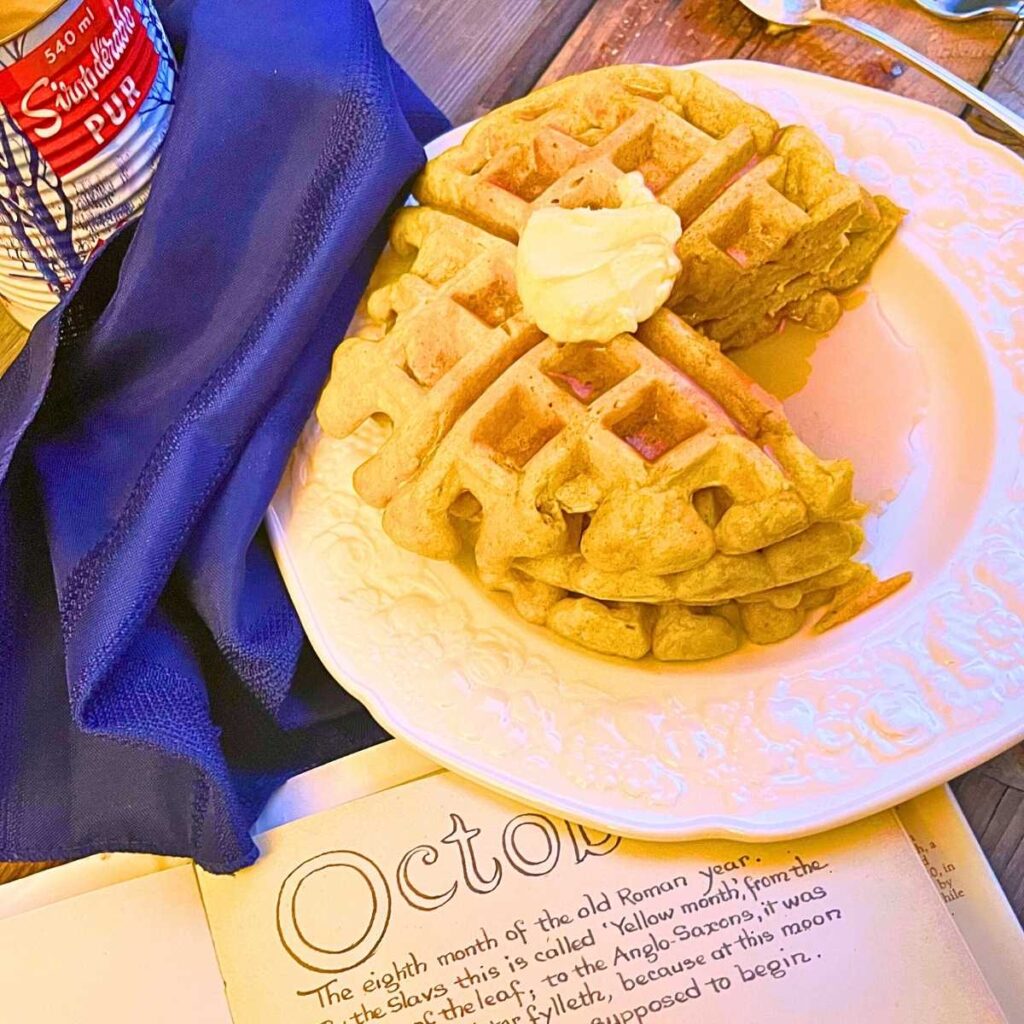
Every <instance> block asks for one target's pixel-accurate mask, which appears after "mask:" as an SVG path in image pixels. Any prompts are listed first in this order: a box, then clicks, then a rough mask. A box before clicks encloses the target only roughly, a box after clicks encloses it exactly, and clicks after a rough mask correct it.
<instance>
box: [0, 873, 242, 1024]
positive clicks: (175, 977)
mask: <svg viewBox="0 0 1024 1024" xmlns="http://www.w3.org/2000/svg"><path fill="white" fill-rule="evenodd" d="M56 870H60V869H56ZM0 1020H3V1021H4V1022H7V1021H10V1022H12V1024H13V1022H18V1024H21V1022H25V1024H29V1022H30V1021H31V1022H39V1024H65V1022H66V1024H101V1022H108V1021H117V1022H122V1021H123V1022H126V1024H127V1022H129V1021H140V1022H142V1021H145V1024H181V1022H182V1021H188V1024H231V1015H230V1013H229V1011H228V1005H227V1000H226V999H225V996H224V986H223V983H222V982H221V978H220V973H219V972H218V970H217V958H216V956H215V954H214V951H213V943H212V941H211V939H210V933H209V931H208V930H207V927H206V918H205V916H204V914H203V905H202V901H201V900H200V898H199V889H198V887H197V885H196V877H195V873H194V871H193V868H192V866H191V865H189V864H186V865H185V866H183V867H176V868H170V869H168V870H166V871H158V872H157V873H155V874H150V875H145V876H143V877H141V878H136V879H133V880H132V881H128V882H123V883H121V884H117V885H109V886H105V887H103V888H101V889H97V890H95V891H94V892H89V893H85V894H84V895H79V896H73V897H70V898H68V899H63V900H60V901H59V902H57V903H53V904H51V905H50V906H44V907H40V908H39V909H37V910H32V911H29V912H28V913H24V914H19V915H18V916H16V917H9V918H6V919H4V920H0Z"/></svg>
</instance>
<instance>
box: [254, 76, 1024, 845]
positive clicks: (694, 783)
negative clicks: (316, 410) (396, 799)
mask: <svg viewBox="0 0 1024 1024" xmlns="http://www.w3.org/2000/svg"><path fill="white" fill-rule="evenodd" d="M700 70H702V71H703V72H705V73H706V74H709V75H711V76H712V77H714V78H716V79H717V80H718V81H720V82H722V83H723V84H725V85H728V86H730V87H732V88H734V89H735V90H736V91H737V92H739V93H741V94H742V95H743V96H745V97H747V98H748V99H750V100H752V101H753V102H755V103H758V104H760V105H761V106H764V107H766V108H767V109H769V110H770V111H772V113H774V114H775V116H776V117H777V118H778V119H779V120H780V121H781V122H783V123H789V122H802V123H805V124H808V125H810V126H811V127H812V128H813V129H814V130H815V131H817V132H818V133H819V134H820V135H821V136H822V137H823V138H824V139H825V140H826V142H827V143H828V144H829V146H830V147H831V148H832V150H833V152H834V153H835V154H836V155H837V158H838V160H839V163H840V165H841V166H842V168H843V169H844V170H846V171H848V172H849V173H850V174H852V175H854V176H855V177H856V178H858V179H859V180H860V181H861V182H862V183H863V184H865V185H866V186H867V187H868V188H870V189H873V190H875V191H882V192H885V193H886V194H888V195H889V196H891V197H892V198H893V199H895V200H896V201H897V202H898V203H900V204H901V205H902V206H904V207H906V208H907V209H908V210H909V211H910V214H909V216H908V217H907V219H906V222H905V224H904V226H903V227H902V228H901V230H900V232H899V234H898V236H897V239H896V240H895V242H894V243H893V244H892V245H891V246H890V247H889V248H888V249H887V250H886V252H885V253H884V254H883V256H882V258H881V259H880V261H879V262H878V264H877V266H876V268H875V271H874V273H873V275H872V279H871V281H870V283H869V286H868V288H867V293H868V295H867V299H866V301H864V302H862V303H861V305H860V306H858V307H857V308H855V309H852V310H850V311H849V312H847V314H846V315H845V317H844V318H843V320H842V322H841V324H840V326H839V327H838V328H837V329H836V330H835V331H833V332H832V334H831V336H830V337H829V338H827V339H826V340H825V341H823V342H822V343H821V344H820V345H819V346H818V349H817V351H816V353H815V354H814V355H813V357H812V358H811V365H812V366H813V372H812V373H811V375H810V380H809V382H808V384H807V386H806V387H805V388H804V389H803V390H802V391H801V392H799V394H797V395H796V396H795V397H794V398H793V399H791V400H789V401H788V402H787V404H786V406H787V411H788V412H789V415H790V418H791V419H792V420H793V422H794V425H795V426H796V428H797V430H798V431H799V432H800V433H801V434H802V436H803V437H804V438H805V439H806V440H808V441H809V442H810V443H811V444H812V445H814V446H816V447H817V448H818V450H819V451H820V452H821V453H822V454H823V455H834V454H842V455H847V456H850V457H851V458H852V459H853V460H854V464H855V466H856V467H857V469H858V492H859V494H860V495H861V496H862V497H864V498H866V499H867V500H869V501H870V502H871V503H872V505H873V507H874V508H875V510H876V512H875V514H873V516H872V518H871V520H870V521H869V524H868V533H869V551H868V555H867V557H868V558H869V560H870V561H871V562H872V564H873V565H874V566H875V567H876V569H878V571H879V572H880V573H883V574H884V573H893V572H898V571H901V570H904V569H911V570H913V572H914V582H913V584H912V585H911V586H910V587H908V588H906V589H905V590H904V591H902V592H901V593H900V594H899V595H897V596H896V597H895V598H893V599H891V600H889V601H888V602H886V603H884V604H883V605H882V606H880V607H878V608H876V609H874V610H872V611H870V612H868V613H867V614H865V615H863V616H861V617H860V618H858V619H857V620H855V621H854V622H851V623H849V624H848V625H846V626H844V627H842V628H840V629H837V630H835V631H833V632H831V633H829V634H826V635H825V636H822V637H815V636H812V635H809V634H806V633H805V634H803V635H801V636H799V637H795V638H793V639H792V640H790V641H788V642H786V643H784V644H780V645H778V646H776V647H768V648H757V647H753V646H750V645H748V646H747V647H746V648H744V649H743V650H742V651H741V652H739V653H738V654H736V655H733V656H731V657H729V658H725V659H723V660H721V661H717V662H712V663H707V664H701V665H697V666H692V667H685V666H684V667H680V666H672V665H658V664H640V665H636V664H633V663H627V662H625V661H618V660H614V659H609V658H601V657H597V656H593V655H588V654H586V653H583V652H581V651H580V650H577V649H575V648H572V647H570V646H568V645H564V644H562V643H560V642H558V641H556V640H555V639H553V638H552V637H551V636H550V635H549V634H547V633H546V632H544V631H543V630H541V629H538V628H536V627H532V626H529V625H527V624H525V623H524V622H522V621H521V620H520V619H519V618H518V617H516V616H515V614H514V613H513V612H511V611H510V610H509V609H508V608H507V607H505V606H504V605H503V604H502V603H501V602H499V601H497V600H495V599H494V598H493V597H491V596H489V595H487V594H485V593H484V592H482V591H481V590H480V589H479V588H478V587H477V586H476V584H474V583H473V582H472V581H471V580H470V579H468V578H467V577H466V576H464V575H463V574H462V573H461V572H460V571H459V570H458V569H456V568H454V567H452V566H450V565H447V564H439V563H435V562H429V561H427V560H425V559H422V558H419V557H417V556H415V555H412V554H409V553H408V552H406V551H403V550H401V549H400V548H398V547H397V546H395V545H394V544H393V543H392V542H391V541H390V540H388V538H387V537H386V536H385V535H384V533H383V531H382V529H381V526H380V515H379V513H378V512H377V511H375V510H373V509H371V508H369V507H368V506H366V505H364V504H363V503H362V502H361V501H360V500H359V499H358V498H357V497H356V496H355V494H354V492H353V490H352V486H351V473H352V469H353V468H354V467H355V466H356V465H357V464H358V463H359V462H360V461H362V459H364V458H365V457H367V456H368V454H369V453H370V451H371V442H370V440H369V439H368V438H367V437H365V436H362V437H357V438H355V439H349V440H347V441H342V442H338V441H334V440H331V439H327V438H324V437H322V436H321V435H320V434H319V432H318V430H317V429H316V427H315V426H312V425H311V427H310V428H309V429H308V430H307V431H306V434H305V436H304V438H303V440H302V442H301V444H300V446H299V448H298V450H297V451H296V454H295V457H294V459H293V462H292V465H291V468H290V470H289V472H288V474H286V476H285V479H284V480H283V481H282V483H281V487H280V489H279V491H278V493H277V495H276V497H275V499H274V503H273V505H272V506H271V510H270V515H269V525H270V532H271V537H272V540H273V544H274V547H275V551H276V553H277V557H278V561H279V562H280V565H281V569H282V572H283V573H284V578H285V580H286V582H287V585H288V587H289V590H290V591H291V594H292V597H293V598H294V600H295V604H296V607H297V608H298V611H299V615H300V616H301V618H302V621H303V624H304V625H305V628H306V630H307V632H308V633H309V636H310V639H311V640H312V642H313V645H314V647H315V648H316V650H317V652H318V654H319V655H320V657H321V658H322V659H323V661H324V663H325V664H326V665H327V667H328V668H329V669H330V670H331V672H332V673H333V674H334V675H335V676H336V678H337V679H338V680H339V682H341V683H342V684H343V685H344V686H345V687H346V688H347V689H348V690H350V691H351V692H352V693H353V694H354V695H355V696H356V697H358V698H359V699H360V700H362V701H363V702H364V703H365V704H366V705H367V707H369V709H370V710H371V712H372V713H373V714H374V716H375V717H376V718H377V719H378V720H379V721H380V722H381V723H382V724H383V725H384V726H385V727H386V728H388V729H389V730H391V731H392V732H393V733H395V734H396V735H397V736H400V737H402V738H403V739H405V740H407V741H408V742H409V743H411V744H413V745H414V746H416V747H418V748H419V749H420V750H421V751H423V752H424V753H425V754H427V755H428V756H430V757H431V758H434V759H435V760H437V761H439V762H441V763H442V764H444V765H446V766H448V767H449V768H452V769H453V770H455V771H457V772H461V773H462V774H464V775H468V776H470V777H472V778H474V779H476V780H478V781H480V782H482V783H484V784H486V785H489V786H492V787H494V788H495V789H497V790H500V791H501V792H503V793H506V794H508V795H512V796H515V797H518V798H520V799H522V800H524V801H525V802H527V803H529V804H533V805H536V806H539V807H542V808H545V809H548V810H553V811H557V812H561V813H564V814H566V815H568V816H571V817H573V818H575V819H577V820H579V821H582V822H584V823H587V824H593V825H597V826H602V827H604V828H607V829H611V830H613V831H616V832H619V833H623V834H628V835H633V836H638V837H644V838H650V839H665V840H669V839H672V840H675V839H686V838H695V837H700V836H717V835H731V836H738V837H741V838H765V837H778V838H781V837H786V836H796V835H799V834H803V833H806V832H810V831H815V830H818V829H823V828H827V827H831V826H834V825H839V824H842V823H844V822H846V821H849V820H852V819H854V818H856V817H859V816H861V815H865V814H868V813H871V812H873V811H876V810H879V809H881V808H882V807H885V806H889V805H891V804H894V803H896V802H897V801H899V800H903V799H905V798H907V797H909V796H911V795H912V794H915V793H917V792H919V791H921V790H924V789H926V788H928V787H930V786H932V785H935V784H937V783H938V782H940V781H942V780H945V779H948V778H951V777H952V776H954V775H956V774H958V773H959V772H961V771H964V770H966V769H967V768H969V767H971V766H973V765H975V764H977V763H979V762H981V761H983V760H985V759H987V758H989V757H991V756H993V755H994V754H996V753H997V752H998V751H1000V750H1001V749H1003V748H1005V747H1008V746H1010V745H1011V744H1012V743H1014V742H1015V741H1017V740H1020V739H1021V738H1024V622H1022V613H1024V554H1022V553H1024V511H1022V507H1021V498H1022V497H1024V472H1022V468H1021V467H1022V466H1024V462H1022V457H1021V447H1022V440H1024V397H1022V392H1024V269H1022V268H1024V216H1022V211H1024V163H1022V162H1021V161H1019V160H1018V159H1017V158H1016V157H1014V156H1013V155H1012V154H1010V153H1009V152H1007V151H1006V150H1004V149H1002V148H1000V147H999V146H997V145H995V144H993V143H991V142H988V141H986V140H984V139H981V138H979V137H977V136H975V135H974V134H973V133H972V132H971V131H970V130H969V129H968V128H967V127H966V126H965V125H964V124H963V122H961V121H958V120H956V119H955V118H953V117H951V116H950V115H948V114H945V113H942V112H940V111H937V110H934V109H932V108H930V107H927V106H923V105H921V104H918V103H915V102H912V101H909V100H905V99H901V98H899V97H896V96H890V95H887V94H886V93H883V92H877V91H874V90H871V89H867V88H864V87H861V86H857V85H851V84H848V83H845V82H840V81H836V80H833V79H830V78H823V77H818V76H814V75H810V74H807V73H805V72H801V71H794V70H791V69H788V68H782V67H776V66H774V65H767V64H758V63H752V62H734V61H713V62H708V63H705V64H702V65H700ZM463 132H464V129H463V130H462V131H459V130H456V131H454V132H451V133H449V134H448V135H446V136H444V137H443V138H441V139H439V140H438V141H437V142H435V143H434V144H433V145H432V146H431V147H430V149H429V150H428V152H429V153H431V154H435V153H437V152H439V151H440V150H442V149H444V148H445V147H446V146H450V145H453V144H454V143H455V142H457V141H458V139H459V138H460V137H461V135H462V134H463Z"/></svg>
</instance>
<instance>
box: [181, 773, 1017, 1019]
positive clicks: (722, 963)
mask: <svg viewBox="0 0 1024 1024" xmlns="http://www.w3.org/2000/svg"><path fill="white" fill-rule="evenodd" d="M259 842H260V844H261V847H262V849H263V851H264V858H263V859H262V860H261V861H260V862H259V863H258V864H257V865H256V866H255V867H253V868H250V869H247V870H246V871H243V872H240V873H239V874H238V875H236V876H234V877H228V876H213V875H207V874H204V873H202V872H200V873H199V879H200V887H201V889H202V892H203V899H204V902H205V904H206V909H207V916H208V920H209V923H210V927H211V930H212V933H213V936H214V944H215V946H216V948H217V955H218V958H219V961H220V965H221V973H222V975H223V977H224V980H225V983H226V986H227V992H228V999H229V1002H230V1005H231V1010H232V1014H233V1016H234V1020H235V1024H365V1022H368V1021H388V1022H389V1024H442V1022H447V1021H466V1022H471V1024H535V1022H538V1021H540V1022H544V1024H551V1022H556V1021H557V1022H559V1024H561V1022H563V1021H566V1022H570V1024H572V1022H576V1024H628V1022H634V1024H642V1022H647V1024H651V1022H663V1024H677V1022H680V1021H686V1020H699V1021H701V1022H702V1024H719V1022H721V1024H727V1022H728V1024H732V1022H734V1021H736V1020H738V1019H747V1018H748V1017H749V1018H750V1019H756V1020H758V1021H759V1024H760V1022H772V1021H778V1022H783V1021H785V1022H788V1024H792V1022H802V1021H807V1022H810V1021H815V1022H817V1021H821V1020H828V1021H830V1022H831V1024H864V1022H865V1021H871V1022H872V1024H906V1022H908V1021H925V1020H927V1021H929V1024H967V1022H970V1024H989V1022H1001V1021H1004V1020H1005V1018H1004V1017H1003V1015H1002V1013H1001V1012H1000V1011H999V1009H998V1007H997V1005H996V1003H995V1001H994V999H993V997H992V995H991V993H990V992H989V990H988V987H987V986H986V984H985V982H984V980H983V978H982V977H981V975H980V973H979V971H978V969H977V966H976V964H975V963H974V961H973V959H972V958H971V956H970V954H969V952H968V951H967V949H966V946H965V945H964V943H963V940H962V939H961V937H960V935H959V934H958V933H957V931H956V929H955V927H954V926H953V923H952V922H951V920H950V918H949V916H948V914H947V913H946V912H945V909H944V907H943V904H942V902H941V900H939V899H938V898H937V897H936V895H935V892H934V889H933V887H932V885H931V883H930V881H929V879H928V876H927V874H926V873H925V872H924V871H923V870H922V867H921V864H920V862H919V861H918V859H917V857H916V855H915V853H914V851H913V848H912V847H911V845H910V844H909V842H908V841H907V838H906V836H905V835H904V833H903V831H902V829H901V828H900V827H899V824H898V822H897V820H896V818H895V816H894V815H893V814H892V813H891V812H888V813H885V814H881V815H876V816H875V817H873V818H870V819H868V820H867V821H864V822H861V823H858V824H856V825H852V826H848V827H846V828H844V829H840V830H837V831H834V832H831V833H827V834H825V835H821V836H816V837H812V838H809V839H803V840H798V841H793V842H788V843H776V844H766V845H750V844H744V843H738V842H729V841H709V842H698V843H686V844H648V843H639V842H635V841H631V840H620V839H618V838H616V837H612V836H607V835H602V834H599V833H596V832H594V831H593V830H588V829H583V828H580V827H578V826H574V825H570V824H568V823H567V822H565V821H563V820H562V819H560V818H557V817H555V816H552V815H548V814H539V813H535V812H531V811H529V810H527V809H526V808H523V807H521V806H518V805H516V804H515V803H513V802H511V801H507V800H504V799H502V798H500V797H496V796H494V795H491V794H488V793H485V792H483V791H482V790H480V789H478V788H477V787H475V786H474V785H472V784H471V783H468V782H464V781H462V780H459V779H457V778H455V777H454V776H451V775H448V774H444V775H436V776H431V777H429V778H425V779H421V780H419V781H417V782H413V783H410V784H408V785H405V786H401V787H399V788H397V789H393V790H389V791H388V792H385V793H382V794H379V795H376V796H371V797H367V798H365V799H363V800H359V801H356V802H355V803H352V804H348V805H345V806H342V807H339V808H336V809H334V810H331V811H327V812H325V813H323V814H319V815H316V816H314V817H311V818H307V819H305V820H303V821H299V822H295V823H293V824H290V825H285V826H282V827H281V828H278V829H275V830H273V831H271V832H269V833H267V834H265V835H264V836H262V837H260V839H259Z"/></svg>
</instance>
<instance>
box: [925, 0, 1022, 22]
mask: <svg viewBox="0 0 1024 1024" xmlns="http://www.w3.org/2000/svg"><path fill="white" fill-rule="evenodd" d="M914 2H915V3H916V4H917V5H918V7H923V8H924V9H925V10H926V11H929V12H930V13H931V14H936V15H938V16H939V17H940V18H949V19H950V21H968V20H970V19H971V18H981V17H984V16H985V15H986V14H991V15H993V16H994V17H997V18H1020V17H1021V16H1022V15H1024V0H914Z"/></svg>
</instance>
